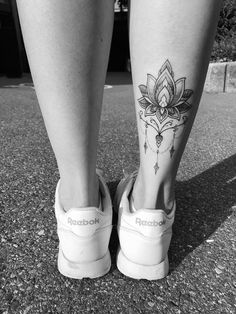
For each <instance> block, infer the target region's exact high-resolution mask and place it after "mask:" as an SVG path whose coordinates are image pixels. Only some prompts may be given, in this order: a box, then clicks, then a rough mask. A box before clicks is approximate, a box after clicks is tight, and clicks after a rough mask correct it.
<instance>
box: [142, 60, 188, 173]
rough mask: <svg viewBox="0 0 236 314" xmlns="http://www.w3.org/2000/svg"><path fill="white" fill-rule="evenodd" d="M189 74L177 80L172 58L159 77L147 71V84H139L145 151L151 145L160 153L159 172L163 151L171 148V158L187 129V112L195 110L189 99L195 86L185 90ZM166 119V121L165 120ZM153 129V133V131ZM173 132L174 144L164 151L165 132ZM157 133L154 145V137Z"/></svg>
mask: <svg viewBox="0 0 236 314" xmlns="http://www.w3.org/2000/svg"><path fill="white" fill-rule="evenodd" d="M185 80H186V78H185V77H182V78H180V79H178V80H176V81H175V80H174V72H173V70H172V66H171V64H170V62H169V60H166V62H165V63H164V64H163V65H162V67H161V69H160V71H159V74H158V77H157V78H155V77H154V76H153V75H151V74H147V85H139V89H140V92H141V94H142V97H141V98H139V99H138V102H139V105H140V106H141V108H142V109H141V110H140V111H139V118H140V122H142V123H143V126H144V132H143V133H144V135H145V142H144V151H145V154H146V152H147V150H148V148H150V150H151V151H152V152H154V153H155V154H156V158H157V159H156V163H155V165H154V170H155V174H156V173H157V171H158V169H159V163H158V157H159V154H164V153H166V152H167V151H169V154H170V158H172V157H173V155H174V153H175V139H176V138H177V135H179V134H178V131H179V130H181V129H183V128H184V126H185V124H186V122H187V116H184V113H186V112H187V111H189V110H190V109H191V104H189V103H188V102H187V101H188V100H189V98H190V97H191V96H192V94H193V91H192V90H191V89H185ZM164 121H166V122H165V123H164ZM151 130H152V132H151ZM168 130H171V131H173V137H172V140H171V144H170V145H169V146H168V147H167V148H165V149H164V150H161V146H162V144H163V139H164V135H165V132H166V131H168ZM153 132H154V134H155V139H154V141H153V140H152V142H154V145H153V144H151V140H150V137H151V135H152V134H153Z"/></svg>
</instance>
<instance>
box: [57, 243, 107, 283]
mask: <svg viewBox="0 0 236 314" xmlns="http://www.w3.org/2000/svg"><path fill="white" fill-rule="evenodd" d="M57 265H58V270H59V272H60V273H61V274H62V275H63V276H66V277H69V278H74V279H82V278H97V277H101V276H103V275H105V274H106V273H107V272H108V271H109V269H110V267H111V256H110V252H109V250H108V251H107V253H106V255H105V256H104V257H103V258H101V259H98V260H96V261H91V262H88V263H86V262H84V263H76V262H72V261H70V260H68V259H67V258H66V256H65V255H64V254H63V251H62V249H61V248H59V254H58V260H57Z"/></svg>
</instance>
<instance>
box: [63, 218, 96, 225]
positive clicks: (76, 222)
mask: <svg viewBox="0 0 236 314" xmlns="http://www.w3.org/2000/svg"><path fill="white" fill-rule="evenodd" d="M67 222H68V224H70V225H71V226H88V225H96V224H98V223H99V219H98V218H95V219H90V220H87V219H83V220H75V219H72V218H70V217H68V220H67Z"/></svg>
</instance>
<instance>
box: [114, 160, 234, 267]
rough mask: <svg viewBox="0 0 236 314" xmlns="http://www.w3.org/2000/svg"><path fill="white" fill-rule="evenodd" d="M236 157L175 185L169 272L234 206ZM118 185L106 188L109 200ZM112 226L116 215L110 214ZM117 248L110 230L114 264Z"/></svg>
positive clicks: (221, 221) (115, 235) (116, 242)
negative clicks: (175, 208) (175, 207)
mask: <svg viewBox="0 0 236 314" xmlns="http://www.w3.org/2000/svg"><path fill="white" fill-rule="evenodd" d="M234 174H236V155H233V156H231V157H229V158H227V159H225V160H223V161H222V162H220V163H219V164H216V165H215V166H213V167H211V168H209V169H208V170H206V171H204V172H203V173H201V174H199V175H197V176H195V177H193V178H191V179H190V180H187V181H183V182H177V183H176V195H177V213H176V219H175V223H174V227H173V237H172V242H171V247H170V251H169V260H170V270H171V271H173V270H174V269H175V268H176V267H177V266H178V265H179V264H180V263H181V262H182V260H184V258H185V257H186V256H187V255H188V254H189V253H190V252H192V251H193V250H194V249H195V248H196V247H198V246H199V245H200V244H201V243H203V242H204V241H205V240H206V239H208V238H209V237H210V235H211V234H212V233H214V232H215V231H216V230H217V229H218V227H219V226H220V225H221V224H222V223H223V222H224V220H225V219H226V218H227V217H228V216H229V215H230V214H231V207H232V206H233V205H234V204H235V203H236V195H235V193H234V191H235V190H236V179H235V178H232V176H234ZM117 184H118V181H116V182H110V183H109V184H108V186H109V189H110V192H111V196H112V198H113V199H114V194H115V190H116V186H117ZM113 219H114V221H113V224H114V225H116V222H117V214H116V212H114V218H113ZM117 246H118V237H117V233H116V228H114V229H113V232H112V236H111V241H110V251H111V254H112V257H113V263H115V254H116V251H117Z"/></svg>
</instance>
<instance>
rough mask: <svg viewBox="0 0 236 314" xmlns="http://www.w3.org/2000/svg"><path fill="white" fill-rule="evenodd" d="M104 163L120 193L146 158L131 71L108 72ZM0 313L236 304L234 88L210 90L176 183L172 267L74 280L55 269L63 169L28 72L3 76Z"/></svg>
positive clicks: (206, 308) (231, 311) (176, 309)
mask: <svg viewBox="0 0 236 314" xmlns="http://www.w3.org/2000/svg"><path fill="white" fill-rule="evenodd" d="M106 84H107V85H106V88H105V92H104V105H103V113H102V122H101V130H100V139H99V152H98V167H99V168H102V169H103V170H104V173H105V177H106V179H107V182H108V185H109V188H110V190H111V193H112V195H114V191H115V187H116V185H117V183H118V181H119V180H120V179H121V177H122V173H123V171H126V172H131V171H133V170H135V169H136V168H137V167H138V159H139V157H138V139H137V132H136V121H135V113H134V106H133V103H134V99H133V93H132V84H131V79H130V77H129V75H128V74H119V73H116V74H112V73H111V74H109V76H108V78H107V83H106ZM0 135H1V136H0V174H1V175H0V178H1V180H0V236H1V238H0V243H1V246H0V313H1V314H10V313H17V314H18V313H20V314H21V313H22V314H31V313H32V314H35V313H63V314H64V313H65V314H74V313H102V314H105V313H128V314H135V313H160V314H162V313H168V314H169V313H170V314H172V313H178V314H182V313H184V314H185V313H186V314H189V313H190V314H194V313H204V314H208V313H214V314H218V313H219V314H220V313H221V314H235V313H236V237H235V234H236V231H235V230H236V94H230V93H224V94H223V93H221V94H207V93H204V94H203V97H202V101H201V104H200V108H199V111H198V114H197V117H196V120H195V123H194V127H193V129H192V132H191V134H190V137H189V141H188V144H187V147H186V150H185V152H184V155H183V158H182V161H181V165H180V168H179V172H178V175H177V182H176V197H177V214H176V220H175V224H174V230H173V231H174V232H173V240H172V243H171V247H170V251H169V259H170V274H169V275H168V277H167V278H165V279H162V280H159V281H152V282H148V281H146V280H140V281H137V280H133V279H130V278H127V277H125V276H123V275H122V274H121V273H120V272H119V271H118V270H117V268H116V265H115V254H116V249H117V244H118V240H117V236H116V230H115V227H114V230H113V233H112V239H111V244H110V249H111V253H112V268H111V270H110V272H109V273H108V274H107V275H106V276H104V277H102V278H99V279H93V280H92V279H83V280H73V279H68V278H65V277H63V276H62V275H61V274H60V273H59V272H58V270H57V266H56V258H57V251H58V238H57V234H56V221H55V218H54V212H53V202H54V191H55V187H56V183H57V180H58V178H59V174H58V170H57V167H56V161H55V158H54V155H53V152H52V149H51V146H50V143H49V140H48V138H47V135H46V131H45V127H44V124H43V121H42V117H41V114H40V110H39V107H38V103H37V99H36V95H35V91H34V89H33V85H32V83H31V79H30V77H28V76H27V77H24V78H22V79H6V78H4V77H0Z"/></svg>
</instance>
